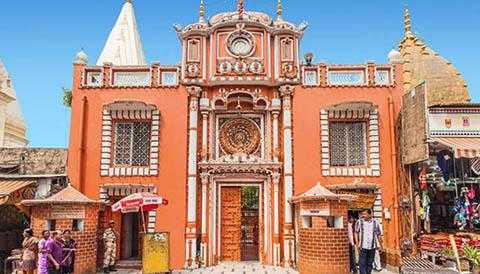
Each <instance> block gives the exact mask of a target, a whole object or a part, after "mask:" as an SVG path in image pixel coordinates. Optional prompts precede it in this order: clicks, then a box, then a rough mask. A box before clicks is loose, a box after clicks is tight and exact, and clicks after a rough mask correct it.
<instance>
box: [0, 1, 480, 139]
mask: <svg viewBox="0 0 480 274" xmlns="http://www.w3.org/2000/svg"><path fill="white" fill-rule="evenodd" d="M198 2H199V0H181V1H165V0H135V1H134V4H135V10H136V16H137V22H138V25H139V28H140V34H141V36H142V42H143V45H144V50H145V54H146V58H147V61H148V62H152V61H160V62H161V63H163V64H176V63H178V61H179V59H180V51H179V42H178V38H177V36H176V34H175V33H174V31H173V29H172V24H174V23H180V24H183V25H185V24H188V23H190V22H192V21H194V20H197V14H198ZM205 2H206V5H207V15H208V16H211V15H213V14H215V13H218V12H221V11H228V10H233V9H234V8H235V1H234V0H205ZM275 2H276V0H245V3H246V4H245V5H246V9H247V10H259V11H264V12H268V13H270V14H272V15H273V14H274V10H275ZM122 4H123V0H82V1H71V0H70V1H58V0H42V1H31V0H29V1H27V0H19V1H2V4H1V7H0V58H2V60H3V62H4V63H5V65H6V66H7V69H8V70H9V72H10V74H11V76H12V77H13V81H14V85H15V88H16V91H17V95H18V97H19V99H20V103H21V106H22V109H23V112H24V115H25V117H26V120H27V124H28V137H29V139H30V141H31V146H41V147H64V146H67V145H68V129H69V120H70V112H69V110H68V109H67V108H65V107H64V106H63V105H62V91H61V88H62V87H64V86H65V87H70V86H71V81H72V80H71V70H72V60H73V58H74V56H75V54H76V52H78V50H79V49H80V48H81V47H84V48H85V51H86V52H87V54H88V55H89V57H90V63H92V64H93V63H95V61H96V59H97V57H98V55H99V54H100V51H101V49H102V47H103V45H104V43H105V40H106V39H107V36H108V33H109V31H110V29H111V27H112V26H113V23H114V21H115V20H116V17H117V15H118V13H119V12H120V8H121V5H122ZM405 4H408V6H409V8H410V10H411V13H412V23H413V29H414V31H415V32H417V33H418V34H419V35H420V36H421V37H422V38H423V39H424V40H425V41H426V42H427V43H428V44H429V45H430V46H431V47H432V48H433V49H434V50H436V51H437V52H439V53H440V54H441V55H442V56H444V57H445V58H447V59H449V60H450V61H452V62H453V63H454V65H455V66H456V67H457V68H458V69H459V70H460V72H461V73H462V74H463V76H464V77H465V79H466V81H467V83H468V85H469V89H470V94H471V96H472V98H473V100H474V101H476V102H480V79H479V77H478V75H479V65H480V58H479V56H480V54H479V49H480V46H479V45H480V1H478V0H455V1H447V0H417V1H414V0H410V1H401V0H368V1H358V0H336V1H319V0H284V18H285V19H286V20H289V21H292V22H296V23H300V22H301V21H303V20H306V21H307V22H308V23H309V24H310V26H309V28H308V29H307V31H306V33H305V36H304V38H303V42H302V51H303V52H307V51H311V52H313V53H314V54H315V60H316V61H320V60H325V61H327V62H330V63H365V62H366V61H367V60H375V61H377V62H386V60H385V59H386V58H385V57H386V55H387V53H388V51H390V49H391V48H392V47H394V46H395V45H397V44H398V42H399V41H400V39H401V38H402V35H403V15H402V12H403V8H404V6H405Z"/></svg>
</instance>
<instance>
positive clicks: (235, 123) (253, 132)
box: [220, 118, 260, 155]
mask: <svg viewBox="0 0 480 274" xmlns="http://www.w3.org/2000/svg"><path fill="white" fill-rule="evenodd" d="M259 144H260V131H259V129H258V127H257V125H256V124H255V123H254V122H253V121H251V120H248V119H244V118H238V119H233V120H230V121H228V122H226V123H225V124H224V125H223V126H222V128H221V129H220V145H221V147H222V149H223V151H225V153H227V154H238V153H243V154H247V155H249V154H253V153H254V152H255V151H256V150H257V149H258V146H259Z"/></svg>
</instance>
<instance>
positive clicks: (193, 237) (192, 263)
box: [185, 86, 202, 268]
mask: <svg viewBox="0 0 480 274" xmlns="http://www.w3.org/2000/svg"><path fill="white" fill-rule="evenodd" d="M201 90H202V89H201V88H200V87H196V86H190V87H187V91H188V95H189V98H190V106H189V109H190V119H189V123H188V182H187V184H188V194H187V195H188V202H187V205H188V213H187V227H186V231H185V233H186V235H185V236H186V237H185V241H186V242H185V245H186V247H185V252H186V254H185V255H186V256H185V260H186V261H185V267H186V268H196V267H197V265H198V264H197V259H196V253H197V231H196V218H197V211H196V200H197V123H198V97H199V96H200V92H201Z"/></svg>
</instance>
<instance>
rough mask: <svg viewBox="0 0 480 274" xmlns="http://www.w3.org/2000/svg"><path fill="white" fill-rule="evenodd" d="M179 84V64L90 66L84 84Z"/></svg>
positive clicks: (141, 85) (123, 85)
mask: <svg viewBox="0 0 480 274" xmlns="http://www.w3.org/2000/svg"><path fill="white" fill-rule="evenodd" d="M178 84H179V68H178V67H177V66H160V65H156V64H154V65H152V67H113V66H111V65H108V64H107V65H105V66H103V67H88V68H85V71H84V73H83V81H82V86H83V87H88V88H98V87H118V88H125V87H132V88H134V87H175V86H178Z"/></svg>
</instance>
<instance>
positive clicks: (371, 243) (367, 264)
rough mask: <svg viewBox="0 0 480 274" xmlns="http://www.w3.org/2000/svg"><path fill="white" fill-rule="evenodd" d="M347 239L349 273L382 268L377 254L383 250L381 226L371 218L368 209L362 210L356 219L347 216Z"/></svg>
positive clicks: (362, 272)
mask: <svg viewBox="0 0 480 274" xmlns="http://www.w3.org/2000/svg"><path fill="white" fill-rule="evenodd" d="M348 241H349V246H350V249H349V251H350V271H351V273H357V271H359V272H360V274H371V273H372V270H373V269H375V270H377V271H380V270H381V269H382V268H381V264H380V255H379V253H380V252H381V251H382V250H383V246H382V228H381V226H380V224H379V223H378V222H377V220H375V219H374V218H372V211H371V210H370V209H366V210H363V211H362V212H361V216H360V218H359V219H358V220H355V219H354V218H353V217H351V218H349V222H348ZM357 255H358V260H357ZM376 258H377V259H376ZM357 263H358V264H357Z"/></svg>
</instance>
